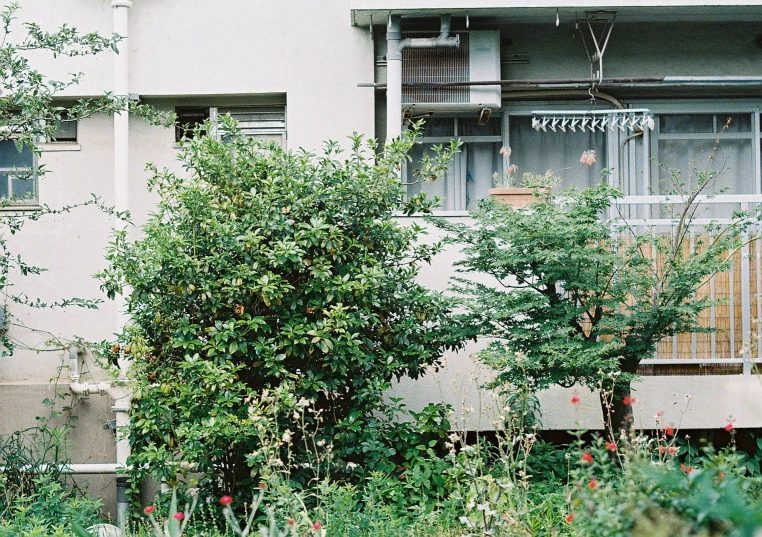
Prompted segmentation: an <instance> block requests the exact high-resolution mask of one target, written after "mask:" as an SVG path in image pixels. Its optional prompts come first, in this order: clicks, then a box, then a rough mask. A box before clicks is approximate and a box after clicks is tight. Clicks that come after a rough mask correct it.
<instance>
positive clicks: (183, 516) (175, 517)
mask: <svg viewBox="0 0 762 537" xmlns="http://www.w3.org/2000/svg"><path fill="white" fill-rule="evenodd" d="M172 517H173V518H174V519H175V520H182V519H184V518H185V515H184V514H183V512H182V511H178V512H177V513H175V514H174V515H172Z"/></svg>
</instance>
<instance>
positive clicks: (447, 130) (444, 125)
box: [422, 117, 455, 137]
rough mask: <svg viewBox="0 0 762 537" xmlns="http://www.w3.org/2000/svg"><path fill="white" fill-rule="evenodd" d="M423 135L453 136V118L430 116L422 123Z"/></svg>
mask: <svg viewBox="0 0 762 537" xmlns="http://www.w3.org/2000/svg"><path fill="white" fill-rule="evenodd" d="M422 135H423V136H431V137H433V136H449V137H453V136H455V120H454V119H453V118H451V117H430V118H428V119H427V120H426V121H425V122H424V124H423V134H422Z"/></svg>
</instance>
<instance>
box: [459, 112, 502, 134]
mask: <svg viewBox="0 0 762 537" xmlns="http://www.w3.org/2000/svg"><path fill="white" fill-rule="evenodd" d="M459 121H460V125H459V127H460V128H459V129H458V134H460V135H461V136H500V118H499V117H494V116H493V117H492V118H490V120H489V121H488V122H487V124H486V125H479V122H478V120H477V118H475V117H474V118H470V117H469V118H460V119H459Z"/></svg>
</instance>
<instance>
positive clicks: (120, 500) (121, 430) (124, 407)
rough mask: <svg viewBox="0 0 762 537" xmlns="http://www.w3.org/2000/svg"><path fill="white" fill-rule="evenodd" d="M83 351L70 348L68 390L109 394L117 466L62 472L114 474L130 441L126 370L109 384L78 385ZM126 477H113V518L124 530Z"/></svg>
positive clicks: (76, 466)
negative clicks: (114, 433)
mask: <svg viewBox="0 0 762 537" xmlns="http://www.w3.org/2000/svg"><path fill="white" fill-rule="evenodd" d="M84 352H85V351H84V349H83V348H82V347H80V346H79V345H72V346H71V347H69V389H70V390H71V391H72V393H74V394H76V395H82V396H89V395H108V396H109V397H110V398H111V400H112V401H114V406H113V407H111V409H112V410H113V411H114V414H115V416H116V434H117V437H116V463H115V464H114V463H105V464H68V465H66V466H64V467H63V470H62V471H63V473H71V474H106V473H108V474H113V473H116V470H117V468H127V458H128V457H129V456H130V442H129V439H128V437H127V434H126V431H127V428H128V427H129V425H130V417H129V410H130V403H131V402H132V391H131V390H130V389H129V387H128V386H127V384H126V380H127V379H126V371H125V370H124V369H121V368H120V370H119V378H118V379H117V382H116V383H112V382H80V380H81V374H80V356H82V355H84ZM128 485H129V483H128V478H127V477H126V476H122V475H117V477H116V486H117V489H116V518H117V523H118V524H119V525H120V526H121V527H124V525H125V523H126V522H127V515H128V512H127V511H128V509H129V501H128V499H127V489H128Z"/></svg>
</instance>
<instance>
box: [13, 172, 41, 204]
mask: <svg viewBox="0 0 762 537" xmlns="http://www.w3.org/2000/svg"><path fill="white" fill-rule="evenodd" d="M34 187H35V179H34V177H33V176H28V177H24V176H21V177H15V176H14V177H12V178H11V188H12V189H13V199H16V200H29V199H33V198H34V197H35V192H34V190H35V188H34Z"/></svg>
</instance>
